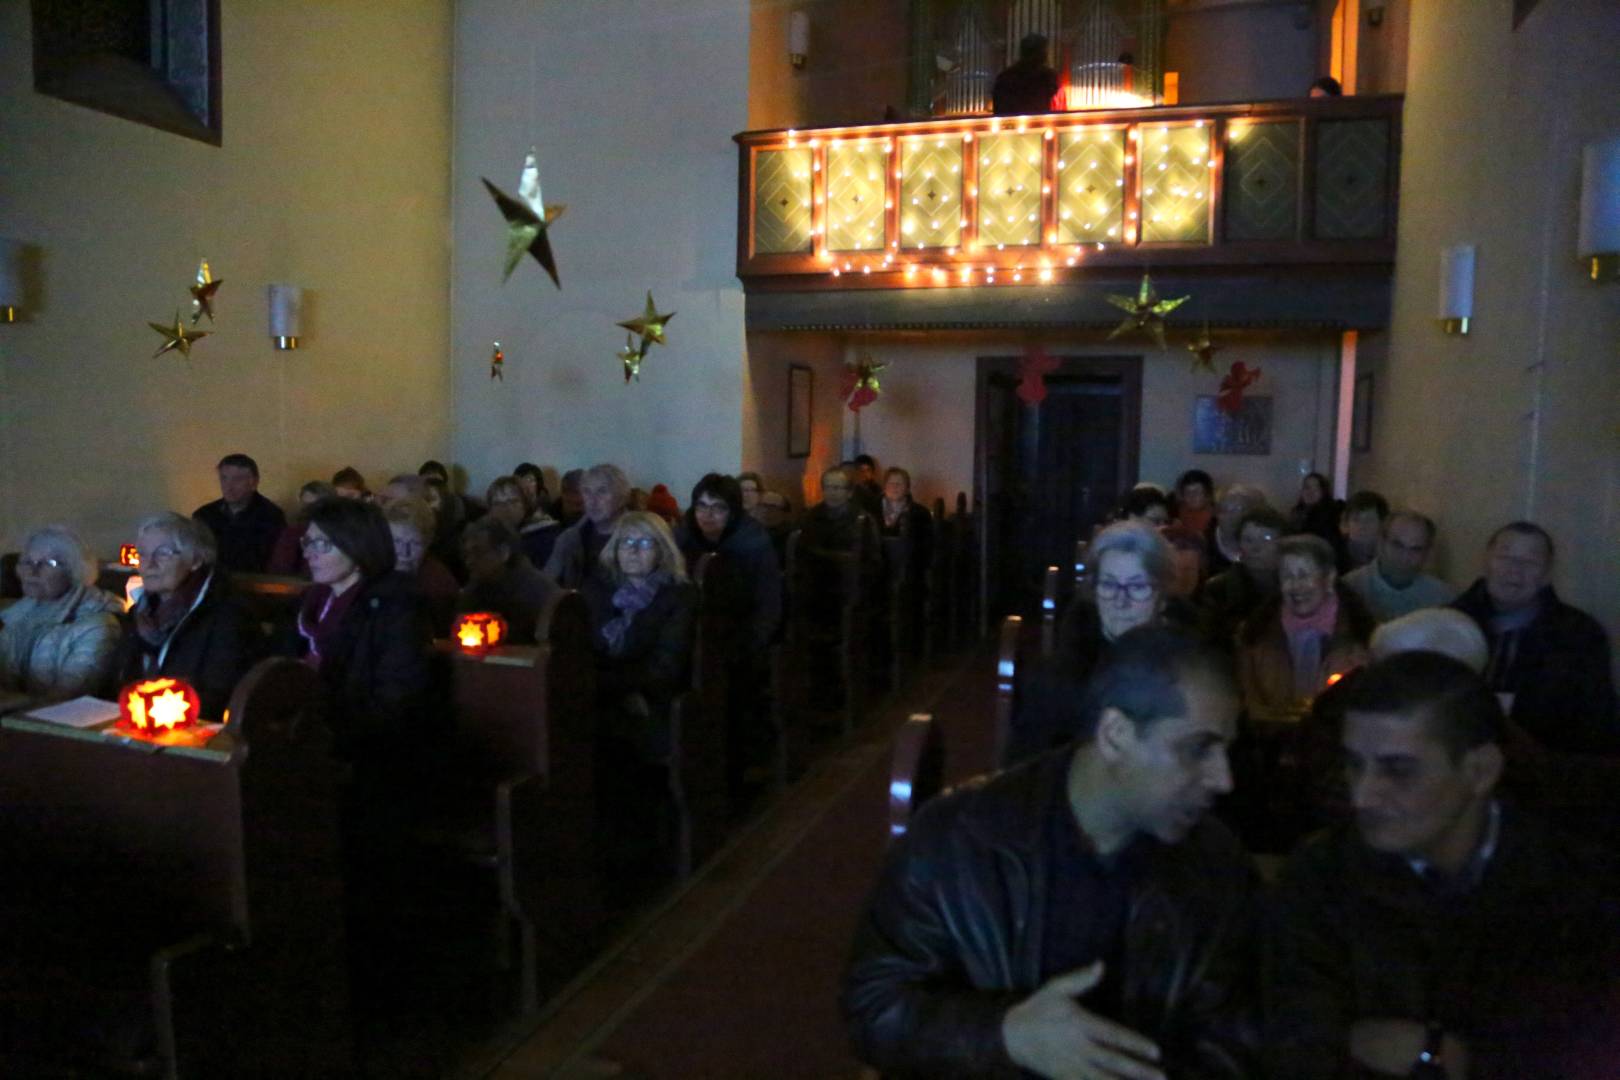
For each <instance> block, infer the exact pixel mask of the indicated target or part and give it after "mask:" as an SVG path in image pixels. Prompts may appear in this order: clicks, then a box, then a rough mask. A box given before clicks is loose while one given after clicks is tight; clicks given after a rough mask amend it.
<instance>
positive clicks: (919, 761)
mask: <svg viewBox="0 0 1620 1080" xmlns="http://www.w3.org/2000/svg"><path fill="white" fill-rule="evenodd" d="M944 786H945V743H944V739H943V738H942V736H941V735H940V730H939V725H938V724H936V723H935V722H934V718H933V716H932V715H931V714H929V713H912V714H911V716H910V718H908V719H907V720H906V722H905V724H903V725H902V726H901V728H900V730H899V732H898V733H897V734H896V735H895V739H894V755H893V757H892V758H891V760H890V767H889V839H890V840H891V841H892V840H894V839H896V838H898V837H900V836H902V835H904V834H905V831H906V829H908V828H909V827H910V826H911V819H912V818H913V817H914V816H916V813H917V811H918V810H920V809H922V806H923V804H924V803H926V802H927V801H928V800H929V799H932V798H933V797H934V796H935V795H938V794H939V792H940V789H941V788H943V787H944Z"/></svg>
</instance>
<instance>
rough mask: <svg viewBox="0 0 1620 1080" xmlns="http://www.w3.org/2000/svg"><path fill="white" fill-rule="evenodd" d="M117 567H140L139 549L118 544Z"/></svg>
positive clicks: (132, 545)
mask: <svg viewBox="0 0 1620 1080" xmlns="http://www.w3.org/2000/svg"><path fill="white" fill-rule="evenodd" d="M118 565H119V566H135V567H138V566H140V565H141V549H140V548H138V547H136V546H135V545H134V544H119V545H118Z"/></svg>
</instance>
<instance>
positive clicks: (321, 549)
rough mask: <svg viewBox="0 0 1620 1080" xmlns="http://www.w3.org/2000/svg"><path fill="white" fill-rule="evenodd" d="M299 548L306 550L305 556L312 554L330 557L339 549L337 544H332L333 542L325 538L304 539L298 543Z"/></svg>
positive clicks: (312, 537) (309, 537)
mask: <svg viewBox="0 0 1620 1080" xmlns="http://www.w3.org/2000/svg"><path fill="white" fill-rule="evenodd" d="M298 546H299V547H300V548H302V549H303V550H304V554H306V555H308V554H310V553H311V552H313V553H314V554H316V555H330V554H332V552H333V550H334V549H335V548H336V547H337V545H336V544H334V543H332V541H330V540H328V539H327V538H326V537H324V536H305V537H302V538H301V539H300V540H299V541H298Z"/></svg>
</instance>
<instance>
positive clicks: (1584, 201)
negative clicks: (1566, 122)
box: [1575, 136, 1620, 282]
mask: <svg viewBox="0 0 1620 1080" xmlns="http://www.w3.org/2000/svg"><path fill="white" fill-rule="evenodd" d="M1582 157H1583V160H1582V163H1581V232H1580V240H1579V242H1578V244H1577V245H1576V252H1575V253H1576V254H1577V255H1579V256H1580V258H1581V261H1582V262H1584V263H1587V265H1588V272H1589V273H1590V274H1591V275H1592V280H1593V281H1606V282H1615V281H1620V136H1615V137H1614V138H1611V139H1605V140H1604V141H1603V142H1598V143H1592V144H1591V145H1590V146H1588V147H1587V148H1586V152H1585V154H1583V155H1582Z"/></svg>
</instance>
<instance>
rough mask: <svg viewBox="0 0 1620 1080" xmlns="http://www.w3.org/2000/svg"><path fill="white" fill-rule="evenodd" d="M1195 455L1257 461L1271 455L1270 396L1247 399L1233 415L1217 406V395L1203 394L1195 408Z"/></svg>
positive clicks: (1262, 395) (1199, 396)
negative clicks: (1248, 457) (1233, 456)
mask: <svg viewBox="0 0 1620 1080" xmlns="http://www.w3.org/2000/svg"><path fill="white" fill-rule="evenodd" d="M1193 453H1195V454H1245V455H1251V456H1254V457H1264V456H1266V455H1267V454H1270V453H1271V398H1270V396H1269V395H1265V394H1261V395H1257V396H1254V397H1245V398H1244V399H1243V405H1242V407H1241V408H1239V410H1238V412H1237V414H1236V415H1233V414H1231V413H1227V412H1224V411H1222V410H1221V409H1220V408H1218V407H1217V406H1216V398H1215V395H1213V394H1199V395H1198V399H1197V401H1196V402H1195V403H1194V405H1193Z"/></svg>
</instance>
